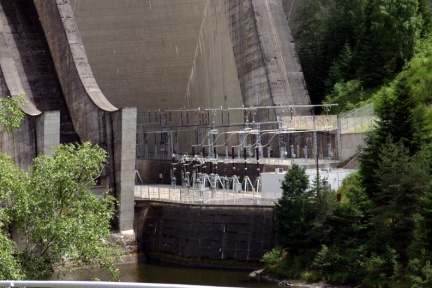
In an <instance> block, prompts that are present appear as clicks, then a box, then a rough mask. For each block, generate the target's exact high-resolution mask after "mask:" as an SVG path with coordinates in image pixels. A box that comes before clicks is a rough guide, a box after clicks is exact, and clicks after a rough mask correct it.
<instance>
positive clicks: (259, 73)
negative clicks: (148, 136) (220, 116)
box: [72, 0, 310, 122]
mask: <svg viewBox="0 0 432 288" xmlns="http://www.w3.org/2000/svg"><path fill="white" fill-rule="evenodd" d="M72 5H73V9H74V12H75V15H76V19H77V23H78V26H79V30H80V33H81V35H82V38H83V43H84V46H85V47H86V50H87V52H88V56H89V61H90V63H91V65H92V67H93V71H94V73H95V78H96V79H97V80H98V83H99V84H100V87H101V89H102V91H104V93H105V95H106V96H107V98H108V99H109V100H110V101H111V102H112V103H113V104H115V105H117V106H136V107H137V110H138V122H140V121H143V118H144V117H145V116H144V115H143V114H142V113H140V112H144V111H148V110H156V109H161V108H163V109H179V108H197V107H205V108H212V107H220V106H224V107H239V106H241V105H245V106H257V105H279V104H308V103H309V102H310V100H309V96H308V94H307V91H306V89H305V85H304V81H303V74H302V72H301V68H300V66H299V64H298V60H297V58H296V55H295V52H294V46H293V42H292V37H291V36H290V30H289V27H288V21H287V19H286V15H285V13H284V10H283V5H282V2H281V0H265V1H255V0H229V1H219V0H176V1H168V0H160V1H133V0H124V1H121V4H120V2H119V1H116V0H77V1H73V4H72ZM257 117H259V116H257ZM233 120H234V119H233ZM257 120H259V119H257Z"/></svg>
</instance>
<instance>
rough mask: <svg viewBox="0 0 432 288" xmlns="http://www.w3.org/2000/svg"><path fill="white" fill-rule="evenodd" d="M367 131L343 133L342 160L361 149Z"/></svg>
mask: <svg viewBox="0 0 432 288" xmlns="http://www.w3.org/2000/svg"><path fill="white" fill-rule="evenodd" d="M366 137H367V133H351V134H342V135H341V143H342V153H341V154H342V155H341V161H345V160H347V159H348V158H350V157H351V156H353V155H355V154H356V153H358V151H359V147H360V146H362V145H364V144H365V142H364V141H365V139H366Z"/></svg>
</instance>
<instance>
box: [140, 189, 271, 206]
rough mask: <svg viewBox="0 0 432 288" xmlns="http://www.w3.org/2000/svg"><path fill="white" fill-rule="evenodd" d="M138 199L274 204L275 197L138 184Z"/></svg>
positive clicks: (245, 192)
mask: <svg viewBox="0 0 432 288" xmlns="http://www.w3.org/2000/svg"><path fill="white" fill-rule="evenodd" d="M134 196H135V199H136V200H139V199H148V200H158V201H165V202H175V203H185V204H200V205H265V206H267V205H274V201H275V199H271V198H262V197H261V193H260V192H256V191H232V190H222V189H217V190H214V191H211V190H210V189H209V188H206V189H204V190H199V189H194V188H185V187H177V188H174V187H171V186H168V185H136V186H135V190H134Z"/></svg>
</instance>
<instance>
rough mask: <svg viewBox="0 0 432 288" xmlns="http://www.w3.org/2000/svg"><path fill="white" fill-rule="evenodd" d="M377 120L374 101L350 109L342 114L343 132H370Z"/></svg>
mask: <svg viewBox="0 0 432 288" xmlns="http://www.w3.org/2000/svg"><path fill="white" fill-rule="evenodd" d="M375 120H376V116H375V113H374V103H370V104H368V105H365V106H363V107H360V108H357V109H354V110H351V111H348V112H346V113H344V114H341V116H340V122H341V134H349V133H365V132H368V131H369V130H370V129H371V128H372V126H373V124H374V122H375Z"/></svg>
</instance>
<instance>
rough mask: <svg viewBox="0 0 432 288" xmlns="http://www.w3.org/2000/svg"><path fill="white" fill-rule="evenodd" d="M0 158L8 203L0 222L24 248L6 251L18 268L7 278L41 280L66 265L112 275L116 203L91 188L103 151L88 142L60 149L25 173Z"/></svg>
mask: <svg viewBox="0 0 432 288" xmlns="http://www.w3.org/2000/svg"><path fill="white" fill-rule="evenodd" d="M2 157H3V158H2V159H3V161H4V162H2V163H4V164H3V165H2V167H0V169H1V171H2V173H0V184H1V185H0V187H1V190H0V193H1V196H2V197H3V199H8V201H9V203H10V204H11V205H10V206H8V207H7V208H5V209H4V211H3V213H4V215H5V217H4V218H3V219H1V220H2V224H3V225H12V227H13V228H14V229H16V230H17V231H18V232H19V234H21V235H22V239H21V240H20V242H21V243H22V244H24V247H23V249H22V250H21V251H19V252H18V251H17V250H16V249H15V250H12V249H9V250H8V251H10V253H9V256H10V257H11V259H12V260H13V261H14V262H13V263H16V264H17V265H18V268H19V269H16V268H17V267H16V266H14V267H15V268H14V271H16V274H15V276H14V275H10V276H8V277H7V278H6V279H14V278H26V279H46V278H47V277H49V276H50V275H51V274H52V271H53V268H55V267H56V266H62V267H65V266H66V265H68V266H74V265H75V266H79V267H102V268H106V269H107V270H108V271H110V272H112V273H113V274H112V275H113V276H117V275H116V273H117V270H116V268H115V267H114V265H113V260H115V259H117V257H118V256H119V250H118V249H117V248H116V246H115V245H112V244H110V243H109V242H107V241H106V239H107V238H108V237H109V236H110V228H111V221H112V219H113V217H114V214H115V213H114V212H115V211H114V201H115V200H114V198H113V197H111V196H108V195H104V197H102V198H100V197H97V196H96V195H94V194H93V193H92V192H91V190H90V189H91V187H93V186H94V185H95V181H96V178H97V177H98V176H99V175H100V173H101V170H102V169H103V167H104V164H105V163H106V152H105V151H104V150H102V149H101V148H99V147H97V146H92V145H91V144H90V143H88V142H87V143H84V144H82V145H60V146H59V147H58V148H57V149H56V150H55V152H54V154H53V156H38V157H37V158H36V159H35V160H34V165H33V167H32V169H31V171H30V172H29V173H27V172H24V171H22V170H20V169H18V168H17V167H16V166H15V165H14V164H13V162H12V161H11V159H10V158H9V157H7V156H4V155H3V156H2ZM0 240H1V237H0ZM4 247H7V246H4ZM12 260H11V261H12ZM5 277H6V276H5ZM9 277H12V278H9ZM3 279H5V278H3Z"/></svg>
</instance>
